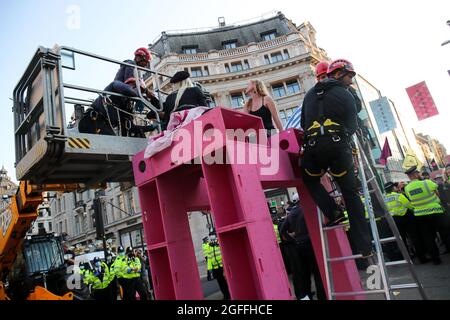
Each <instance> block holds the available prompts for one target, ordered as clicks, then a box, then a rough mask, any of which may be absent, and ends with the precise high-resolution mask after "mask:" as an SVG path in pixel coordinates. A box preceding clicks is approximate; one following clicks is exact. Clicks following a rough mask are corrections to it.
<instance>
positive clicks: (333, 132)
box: [301, 59, 372, 257]
mask: <svg viewBox="0 0 450 320" xmlns="http://www.w3.org/2000/svg"><path fill="white" fill-rule="evenodd" d="M327 74H328V78H327V79H325V80H323V81H319V82H317V83H316V85H315V86H314V87H313V88H312V89H310V90H309V91H308V92H307V93H306V95H305V98H304V100H303V108H302V115H301V127H302V128H303V129H304V130H305V144H304V151H303V157H302V160H301V167H302V168H301V169H302V178H303V181H304V183H305V186H306V187H307V188H308V190H309V192H310V194H311V196H312V197H313V199H314V201H315V202H316V204H317V205H318V206H319V208H320V209H321V210H322V212H323V214H324V215H325V216H326V217H327V218H328V223H327V225H328V226H332V225H335V224H338V223H340V222H341V221H343V220H345V215H344V214H343V212H342V210H340V209H339V208H338V206H337V205H336V202H335V201H334V200H333V199H332V198H331V197H330V195H329V194H328V192H327V191H326V189H325V188H324V186H323V185H322V184H321V182H320V179H321V177H322V176H323V175H324V174H325V173H326V172H327V171H328V170H329V172H330V174H331V175H332V176H333V177H334V179H335V180H336V182H337V183H338V185H339V187H340V189H341V192H342V196H343V198H344V201H345V204H346V206H347V211H348V212H349V213H350V214H349V221H350V226H351V229H352V231H353V233H354V235H355V237H354V238H355V244H356V247H357V250H358V251H359V252H360V253H361V254H362V255H363V256H364V257H369V256H371V255H372V244H371V238H370V230H369V227H368V225H367V223H366V220H365V217H364V214H365V210H364V205H363V203H362V201H361V199H360V197H359V195H358V188H357V179H356V176H355V174H354V163H353V155H352V149H351V147H350V141H351V136H352V135H353V134H354V133H355V131H356V130H357V109H356V104H355V99H354V98H353V96H352V94H351V93H350V92H349V91H348V86H349V85H350V84H351V83H352V81H353V77H354V76H355V75H356V72H355V70H354V68H353V65H352V64H351V63H350V62H349V61H347V60H344V59H339V60H335V61H333V62H332V63H331V64H330V65H329V67H328V70H327Z"/></svg>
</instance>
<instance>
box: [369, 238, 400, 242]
mask: <svg viewBox="0 0 450 320" xmlns="http://www.w3.org/2000/svg"><path fill="white" fill-rule="evenodd" d="M396 240H397V239H396V238H395V237H390V238H384V239H380V243H388V242H394V241H396ZM372 242H373V243H375V240H372Z"/></svg>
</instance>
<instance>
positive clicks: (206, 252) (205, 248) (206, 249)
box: [202, 242, 209, 259]
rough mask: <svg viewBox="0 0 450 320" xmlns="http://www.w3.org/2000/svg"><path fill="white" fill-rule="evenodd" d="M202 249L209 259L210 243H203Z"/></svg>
mask: <svg viewBox="0 0 450 320" xmlns="http://www.w3.org/2000/svg"><path fill="white" fill-rule="evenodd" d="M202 251H203V256H204V257H205V258H206V259H208V251H209V243H208V242H207V243H203V244H202Z"/></svg>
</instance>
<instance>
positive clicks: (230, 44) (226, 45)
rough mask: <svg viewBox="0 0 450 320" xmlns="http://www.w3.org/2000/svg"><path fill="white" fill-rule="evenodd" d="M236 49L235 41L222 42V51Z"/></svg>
mask: <svg viewBox="0 0 450 320" xmlns="http://www.w3.org/2000/svg"><path fill="white" fill-rule="evenodd" d="M236 47H237V40H229V41H224V42H222V48H223V49H224V50H226V49H233V48H236Z"/></svg>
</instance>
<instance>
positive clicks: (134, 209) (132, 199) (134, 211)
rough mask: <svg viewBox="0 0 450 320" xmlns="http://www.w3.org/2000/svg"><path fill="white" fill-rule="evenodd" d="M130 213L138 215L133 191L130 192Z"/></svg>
mask: <svg viewBox="0 0 450 320" xmlns="http://www.w3.org/2000/svg"><path fill="white" fill-rule="evenodd" d="M128 211H129V213H130V214H135V213H136V208H135V206H134V196H133V190H130V191H128Z"/></svg>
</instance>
